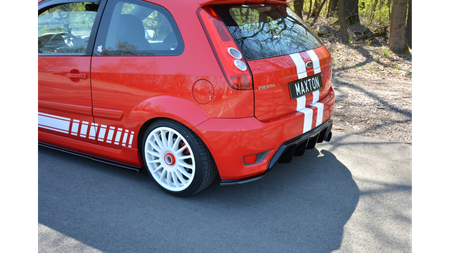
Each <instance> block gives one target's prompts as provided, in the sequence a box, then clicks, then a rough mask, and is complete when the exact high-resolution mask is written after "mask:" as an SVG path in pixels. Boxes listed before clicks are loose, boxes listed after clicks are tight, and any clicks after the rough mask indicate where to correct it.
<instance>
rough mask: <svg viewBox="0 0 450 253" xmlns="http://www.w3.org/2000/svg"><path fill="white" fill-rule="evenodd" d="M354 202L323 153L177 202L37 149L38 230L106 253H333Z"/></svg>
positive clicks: (137, 176)
mask: <svg viewBox="0 0 450 253" xmlns="http://www.w3.org/2000/svg"><path fill="white" fill-rule="evenodd" d="M359 197H360V191H359V189H358V186H357V185H356V183H355V181H354V180H353V178H352V175H351V173H350V171H349V169H348V168H347V167H346V166H344V165H343V164H342V163H341V162H339V160H338V159H337V158H336V157H335V156H334V155H333V154H332V153H330V152H328V151H326V150H322V151H321V152H319V151H318V150H317V149H313V150H307V152H306V153H305V155H304V156H302V157H295V158H294V159H293V162H292V163H289V164H277V165H275V167H274V168H273V170H272V171H271V172H269V173H268V174H267V176H266V177H264V178H263V179H261V180H259V181H255V182H252V183H248V184H244V185H234V186H219V180H216V181H215V182H214V183H213V184H212V185H211V186H210V187H209V188H207V189H206V190H204V191H202V192H200V193H198V194H197V195H194V196H192V197H190V198H177V197H173V196H171V195H168V194H166V193H165V192H163V191H162V190H160V189H159V188H158V186H157V185H156V183H154V182H153V181H151V178H150V176H149V175H148V174H147V173H146V172H139V173H137V172H133V171H128V170H124V169H120V168H116V167H113V166H109V165H105V164H101V163H98V162H94V161H91V160H89V159H85V158H80V157H76V156H72V155H68V154H65V153H61V152H58V151H54V150H50V149H47V148H43V147H39V223H40V224H43V225H45V226H47V227H49V228H51V229H53V230H56V231H58V232H60V233H62V234H65V235H66V236H69V237H71V238H74V239H76V240H78V241H80V242H82V243H84V244H86V245H88V246H90V247H93V248H96V249H98V250H100V251H104V252H331V251H333V250H337V249H339V248H340V246H341V242H342V235H343V227H344V225H345V224H346V223H347V221H348V220H349V219H350V217H351V215H352V213H353V212H354V210H355V208H356V205H357V203H358V201H359ZM54 243H55V244H58V243H59V242H58V241H54ZM47 250H48V251H47V252H52V249H51V248H48V249H47ZM67 250H68V251H70V249H67Z"/></svg>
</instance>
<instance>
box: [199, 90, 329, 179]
mask: <svg viewBox="0 0 450 253" xmlns="http://www.w3.org/2000/svg"><path fill="white" fill-rule="evenodd" d="M334 100H335V94H334V90H333V89H332V88H331V89H330V92H329V94H328V95H327V96H326V97H325V98H323V99H321V100H320V101H318V102H319V103H320V104H322V105H323V114H322V115H321V116H320V117H319V116H317V114H316V113H315V112H316V109H314V108H315V107H314V105H310V106H308V107H309V109H312V110H313V111H314V113H313V117H312V122H313V123H312V124H314V126H315V127H311V129H310V130H308V131H304V129H307V128H305V127H304V126H305V124H306V123H305V122H309V121H308V120H305V117H306V116H305V113H303V112H302V111H298V112H296V113H292V114H289V115H285V116H283V117H280V118H277V119H273V120H270V121H265V122H262V121H259V120H257V119H256V118H254V117H250V118H239V119H209V120H207V121H205V122H203V123H201V124H200V125H198V126H197V127H196V128H195V129H193V130H194V131H196V133H197V134H198V135H199V136H200V137H201V138H202V140H203V141H204V142H205V144H206V145H207V146H208V148H209V150H210V152H211V154H212V156H213V157H214V161H215V162H216V165H217V168H218V171H219V174H220V177H221V179H222V184H236V183H245V182H250V181H254V180H257V179H259V178H261V177H263V176H264V174H265V173H266V172H268V171H269V170H270V169H272V168H273V166H274V165H275V164H276V162H290V161H291V160H292V157H293V156H294V155H302V154H303V153H304V151H305V149H312V148H314V147H315V144H316V143H320V142H322V141H324V140H325V141H327V140H328V141H329V139H330V138H331V128H332V124H333V121H332V120H331V116H332V114H333V110H334ZM319 118H322V119H321V120H320V119H319ZM317 120H320V122H318V123H316V121H317ZM319 123H321V124H319ZM247 157H248V158H250V159H249V160H247V159H246V158H247ZM249 161H250V162H249Z"/></svg>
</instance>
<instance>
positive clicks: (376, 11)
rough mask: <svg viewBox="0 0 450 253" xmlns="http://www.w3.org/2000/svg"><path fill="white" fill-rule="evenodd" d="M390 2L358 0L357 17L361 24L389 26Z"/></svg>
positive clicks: (386, 0)
mask: <svg viewBox="0 0 450 253" xmlns="http://www.w3.org/2000/svg"><path fill="white" fill-rule="evenodd" d="M391 4H392V0H359V9H358V10H359V17H360V18H361V19H362V20H363V22H365V23H367V24H372V23H373V22H375V23H377V24H381V25H385V24H389V21H390V11H391Z"/></svg>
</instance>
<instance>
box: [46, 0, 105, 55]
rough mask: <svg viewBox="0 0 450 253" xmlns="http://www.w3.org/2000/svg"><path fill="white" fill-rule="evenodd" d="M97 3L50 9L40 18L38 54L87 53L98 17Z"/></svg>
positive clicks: (73, 4)
mask: <svg viewBox="0 0 450 253" xmlns="http://www.w3.org/2000/svg"><path fill="white" fill-rule="evenodd" d="M97 10H98V4H97V3H89V2H83V3H69V4H61V5H57V6H53V7H50V8H49V9H47V10H45V11H44V12H42V13H41V14H39V17H38V53H43V54H65V55H66V54H75V55H84V54H85V53H86V49H87V45H88V42H89V36H90V34H91V30H92V26H93V24H94V20H95V16H96V14H97Z"/></svg>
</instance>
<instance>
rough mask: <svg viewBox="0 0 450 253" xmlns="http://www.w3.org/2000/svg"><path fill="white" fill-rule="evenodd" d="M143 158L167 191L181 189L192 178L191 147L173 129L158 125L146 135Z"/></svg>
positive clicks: (193, 167)
mask: <svg viewBox="0 0 450 253" xmlns="http://www.w3.org/2000/svg"><path fill="white" fill-rule="evenodd" d="M145 160H146V161H147V167H148V169H149V171H150V173H151V174H152V176H153V178H154V179H155V180H156V182H158V184H160V185H161V186H162V187H164V188H166V189H167V190H169V191H182V190H184V189H186V188H187V187H188V186H189V185H190V184H191V183H192V180H193V179H194V174H195V158H194V155H193V153H192V148H191V146H190V145H189V143H188V142H187V141H186V139H185V138H184V137H183V136H182V135H181V134H180V133H179V132H177V131H175V130H174V129H171V128H168V127H158V128H156V129H154V130H153V131H152V132H151V133H150V134H149V135H148V137H147V141H146V142H145Z"/></svg>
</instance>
